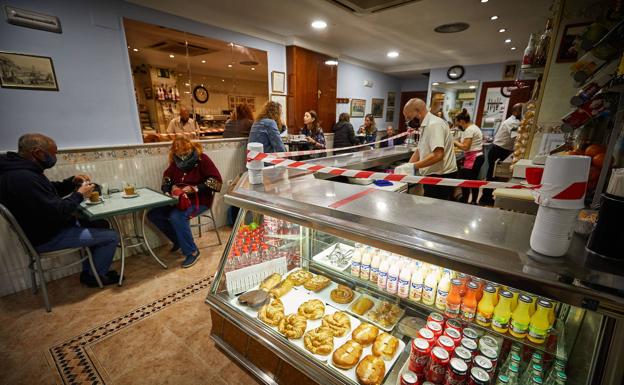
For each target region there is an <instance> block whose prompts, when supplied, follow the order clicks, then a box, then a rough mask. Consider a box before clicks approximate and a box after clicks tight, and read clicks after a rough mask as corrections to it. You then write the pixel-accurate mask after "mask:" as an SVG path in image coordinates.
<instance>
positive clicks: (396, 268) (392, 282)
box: [386, 259, 402, 294]
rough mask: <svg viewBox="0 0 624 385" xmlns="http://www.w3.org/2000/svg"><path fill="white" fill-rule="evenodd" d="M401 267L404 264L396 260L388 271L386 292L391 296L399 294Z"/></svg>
mask: <svg viewBox="0 0 624 385" xmlns="http://www.w3.org/2000/svg"><path fill="white" fill-rule="evenodd" d="M401 265H402V263H400V261H398V260H396V259H395V260H394V261H393V263H392V264H391V265H390V268H389V269H388V283H387V284H386V291H387V292H388V293H390V294H397V290H398V288H399V274H400V273H401Z"/></svg>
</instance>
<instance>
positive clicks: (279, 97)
mask: <svg viewBox="0 0 624 385" xmlns="http://www.w3.org/2000/svg"><path fill="white" fill-rule="evenodd" d="M271 101H272V102H278V103H279V104H281V105H282V123H284V124H286V95H279V94H271Z"/></svg>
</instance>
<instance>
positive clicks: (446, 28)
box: [433, 23, 470, 33]
mask: <svg viewBox="0 0 624 385" xmlns="http://www.w3.org/2000/svg"><path fill="white" fill-rule="evenodd" d="M469 27H470V24H468V23H450V24H442V25H438V26H437V27H435V28H434V29H433V30H434V31H436V32H438V33H457V32H461V31H465V30H467V29H468V28H469Z"/></svg>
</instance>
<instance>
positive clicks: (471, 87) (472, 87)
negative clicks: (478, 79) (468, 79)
mask: <svg viewBox="0 0 624 385" xmlns="http://www.w3.org/2000/svg"><path fill="white" fill-rule="evenodd" d="M468 88H470V89H471V90H474V89H475V88H477V86H470V87H468Z"/></svg>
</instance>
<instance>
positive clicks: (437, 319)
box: [427, 311, 444, 326]
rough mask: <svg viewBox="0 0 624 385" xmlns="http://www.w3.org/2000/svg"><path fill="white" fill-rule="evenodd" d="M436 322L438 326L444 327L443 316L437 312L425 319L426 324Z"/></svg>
mask: <svg viewBox="0 0 624 385" xmlns="http://www.w3.org/2000/svg"><path fill="white" fill-rule="evenodd" d="M431 321H433V322H437V323H439V324H440V326H442V325H444V316H443V315H442V313H438V312H435V311H434V312H432V313H431V314H429V317H427V322H431Z"/></svg>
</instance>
